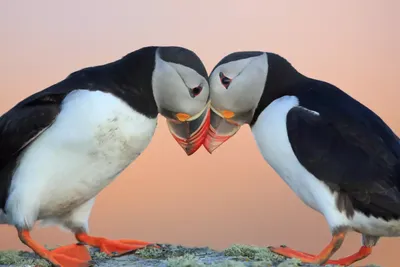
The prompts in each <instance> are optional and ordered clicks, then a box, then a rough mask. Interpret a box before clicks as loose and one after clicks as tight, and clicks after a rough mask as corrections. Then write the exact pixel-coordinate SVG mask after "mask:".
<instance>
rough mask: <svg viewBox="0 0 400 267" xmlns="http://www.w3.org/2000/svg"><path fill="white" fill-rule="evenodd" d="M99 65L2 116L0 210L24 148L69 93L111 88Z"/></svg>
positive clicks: (64, 81) (82, 71) (52, 118)
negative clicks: (80, 90)
mask: <svg viewBox="0 0 400 267" xmlns="http://www.w3.org/2000/svg"><path fill="white" fill-rule="evenodd" d="M97 69H98V68H95V67H92V68H86V69H82V70H80V71H77V72H74V73H72V74H71V75H69V76H68V77H67V78H66V79H64V80H63V81H61V82H59V83H56V84H54V85H52V86H50V87H48V88H47V89H45V90H43V91H40V92H38V93H36V94H33V95H31V96H30V97H28V98H26V99H24V100H22V101H21V102H19V103H18V104H17V105H16V106H14V107H13V108H12V109H11V110H9V111H8V112H7V113H5V114H3V115H2V116H1V117H0V209H4V206H5V202H6V200H7V197H8V190H9V187H10V184H11V178H12V175H13V172H14V169H15V167H16V165H17V162H18V157H19V155H20V154H21V152H23V150H24V149H25V148H26V147H27V146H28V145H29V144H31V143H32V142H33V141H34V140H35V139H36V138H37V137H38V136H39V135H40V134H41V133H43V132H44V131H45V130H46V129H47V128H48V127H49V126H51V124H52V123H53V122H54V120H55V118H56V117H57V115H58V114H59V112H60V110H61V103H62V101H63V100H64V98H65V96H66V95H68V94H69V93H70V92H71V91H73V90H75V89H87V90H97V89H102V88H104V87H111V86H112V85H113V84H110V81H109V79H107V75H101V72H99V71H98V70H97Z"/></svg>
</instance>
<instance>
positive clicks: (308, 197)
mask: <svg viewBox="0 0 400 267" xmlns="http://www.w3.org/2000/svg"><path fill="white" fill-rule="evenodd" d="M298 103H299V102H298V99H297V97H295V96H284V97H282V98H279V99H277V100H275V101H274V102H272V103H271V104H270V105H269V106H268V107H267V108H266V109H265V110H264V111H263V112H262V113H261V114H260V116H259V117H258V119H257V122H256V123H255V124H254V126H253V127H252V132H253V135H254V138H255V140H256V143H257V146H258V148H259V149H260V152H261V154H262V155H263V157H264V159H265V160H266V161H267V162H268V163H269V164H270V166H271V167H272V168H273V169H274V170H275V171H276V172H277V173H278V174H279V176H280V177H281V178H282V179H283V180H284V181H285V182H286V183H287V184H288V185H289V187H290V188H291V189H292V190H293V191H294V192H295V193H296V195H297V196H298V197H300V199H301V200H302V201H303V202H304V203H305V204H306V205H308V206H309V207H311V208H313V209H315V210H317V211H319V212H321V213H322V214H323V215H325V217H326V219H327V221H328V224H329V225H330V226H331V227H335V226H338V225H346V223H347V218H346V216H345V215H344V214H342V213H341V212H339V211H338V210H337V208H336V204H335V196H334V195H333V194H332V193H331V192H330V190H329V188H328V187H327V186H326V185H325V184H324V183H322V182H321V181H319V180H318V179H317V178H315V177H314V175H312V174H311V173H309V172H308V171H307V170H306V169H305V168H304V167H303V166H302V165H301V164H300V162H299V161H298V160H297V157H296V155H295V154H294V152H293V149H292V147H291V145H290V142H289V138H288V133H287V128H286V117H287V113H288V112H289V111H290V109H292V108H293V107H295V106H298Z"/></svg>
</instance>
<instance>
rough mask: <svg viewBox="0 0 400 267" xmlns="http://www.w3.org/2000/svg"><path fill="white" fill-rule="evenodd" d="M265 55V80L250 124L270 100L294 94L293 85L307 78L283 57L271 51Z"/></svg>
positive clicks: (294, 87)
mask: <svg viewBox="0 0 400 267" xmlns="http://www.w3.org/2000/svg"><path fill="white" fill-rule="evenodd" d="M267 56H268V74H267V80H266V82H265V86H264V91H263V94H262V96H261V99H260V102H259V103H258V106H257V108H256V110H255V113H254V115H253V119H252V121H251V123H250V126H253V125H254V123H255V122H256V121H257V119H258V116H259V115H260V114H261V112H262V111H263V110H264V109H265V108H266V107H267V106H268V105H269V104H271V102H273V101H274V100H275V99H278V98H280V97H282V96H285V95H290V94H295V89H296V86H293V85H295V84H297V83H301V82H303V81H306V80H308V78H307V77H305V76H304V75H302V74H301V73H299V72H298V71H297V70H296V69H295V68H294V67H293V66H292V65H291V64H290V63H289V62H288V61H287V60H286V59H284V58H283V57H281V56H279V55H277V54H273V53H267Z"/></svg>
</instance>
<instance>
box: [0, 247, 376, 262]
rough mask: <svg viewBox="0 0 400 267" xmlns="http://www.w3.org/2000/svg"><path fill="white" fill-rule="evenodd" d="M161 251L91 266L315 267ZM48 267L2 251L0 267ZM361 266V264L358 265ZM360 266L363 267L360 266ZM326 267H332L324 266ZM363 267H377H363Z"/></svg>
mask: <svg viewBox="0 0 400 267" xmlns="http://www.w3.org/2000/svg"><path fill="white" fill-rule="evenodd" d="M160 247H161V249H156V248H152V247H149V248H145V249H142V250H138V251H136V252H135V253H133V254H130V255H125V256H121V257H114V258H110V257H108V256H107V255H105V254H103V253H99V252H98V251H96V250H92V251H91V254H92V257H93V266H96V267H128V266H138V267H139V266H140V267H206V266H210V267H264V266H265V267H297V266H303V267H317V265H310V264H304V265H302V264H301V263H300V262H299V261H297V260H292V259H285V258H284V257H281V256H279V255H276V254H274V253H272V252H271V251H270V250H268V248H259V247H253V246H244V245H233V246H232V247H230V248H227V249H226V250H224V251H215V250H212V249H209V248H207V247H205V248H188V247H183V246H174V245H160ZM3 266H8V267H23V266H25V267H28V266H30V267H50V264H48V263H47V261H45V260H42V259H40V258H38V257H37V256H36V255H35V254H33V253H29V252H22V251H1V252H0V267H3ZM357 266H360V264H357ZM361 266H362V264H361ZM325 267H334V266H332V265H326V266H325ZM363 267H380V266H377V265H368V266H366V265H364V266H363Z"/></svg>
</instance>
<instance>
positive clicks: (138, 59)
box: [109, 47, 158, 118]
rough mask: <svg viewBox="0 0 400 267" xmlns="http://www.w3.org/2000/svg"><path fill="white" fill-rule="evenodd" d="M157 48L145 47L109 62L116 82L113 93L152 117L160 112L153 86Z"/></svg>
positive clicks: (138, 110)
mask: <svg viewBox="0 0 400 267" xmlns="http://www.w3.org/2000/svg"><path fill="white" fill-rule="evenodd" d="M156 50H157V47H145V48H142V49H139V50H137V51H134V52H132V53H130V54H128V55H126V56H124V57H123V58H122V59H120V60H118V61H115V62H113V63H110V64H109V66H110V72H111V77H112V79H113V83H114V84H115V86H114V87H113V90H112V93H113V94H115V95H116V96H118V97H120V98H121V99H122V100H124V101H125V102H127V103H128V104H129V105H130V106H131V107H132V108H134V109H135V110H136V111H137V112H139V113H142V114H144V115H146V116H148V117H151V118H155V117H157V114H158V108H157V104H156V102H155V99H154V94H153V87H152V76H153V71H154V68H155V54H156Z"/></svg>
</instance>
